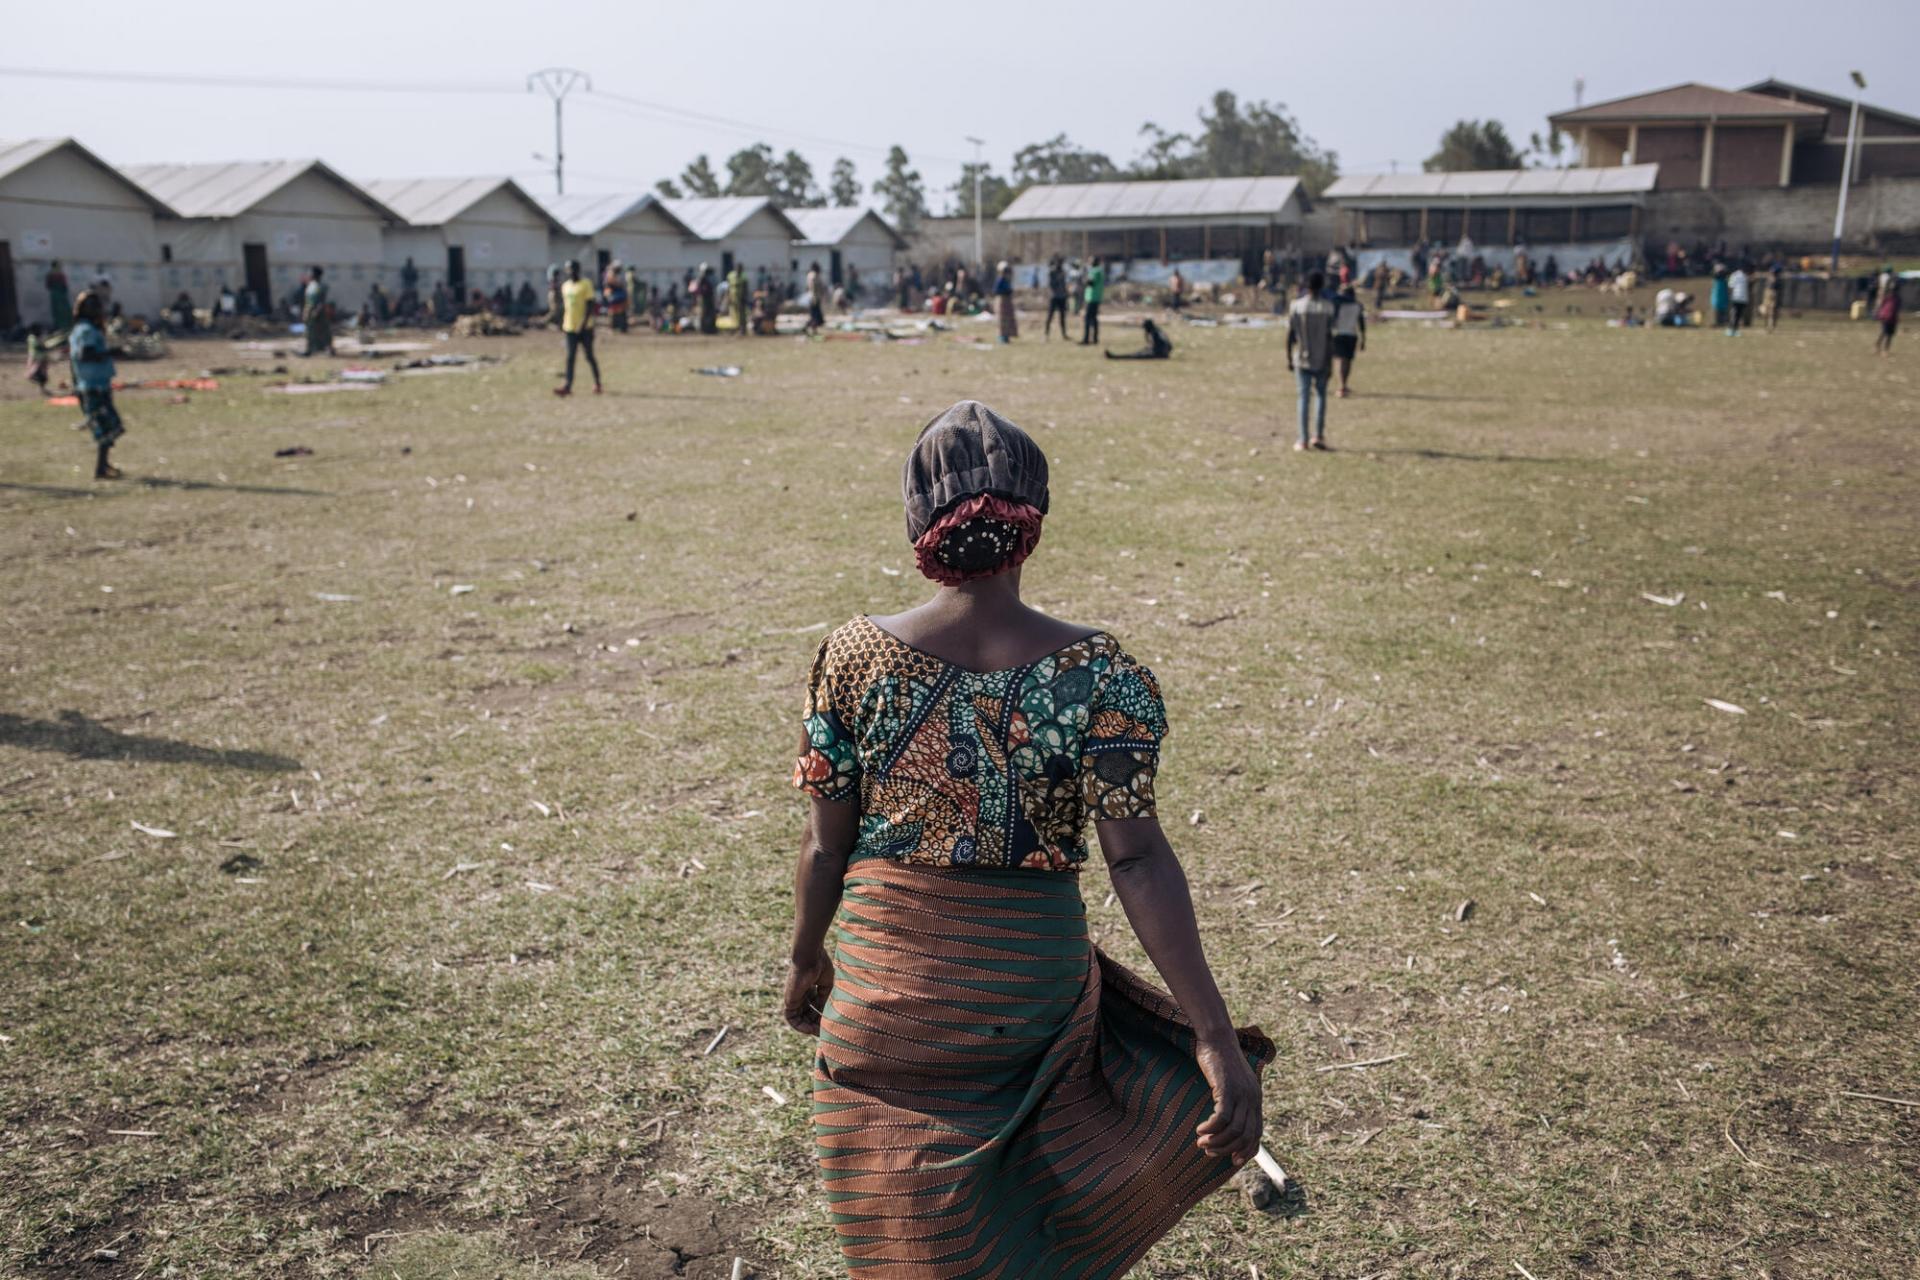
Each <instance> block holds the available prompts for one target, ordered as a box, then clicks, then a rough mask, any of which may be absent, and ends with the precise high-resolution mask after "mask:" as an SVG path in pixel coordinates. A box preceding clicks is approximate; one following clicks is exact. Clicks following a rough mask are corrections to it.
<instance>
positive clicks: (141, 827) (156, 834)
mask: <svg viewBox="0 0 1920 1280" xmlns="http://www.w3.org/2000/svg"><path fill="white" fill-rule="evenodd" d="M133 829H134V830H135V831H138V832H139V833H140V834H141V835H143V836H152V837H153V838H154V839H155V840H172V839H174V838H175V836H174V833H173V832H171V831H168V830H166V829H165V828H163V827H150V826H148V825H147V824H146V823H144V822H136V823H134V824H133Z"/></svg>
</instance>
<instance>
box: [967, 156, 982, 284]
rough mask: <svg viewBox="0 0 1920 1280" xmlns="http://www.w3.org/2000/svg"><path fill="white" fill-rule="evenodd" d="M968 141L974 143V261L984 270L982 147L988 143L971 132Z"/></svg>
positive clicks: (978, 268)
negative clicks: (981, 201)
mask: <svg viewBox="0 0 1920 1280" xmlns="http://www.w3.org/2000/svg"><path fill="white" fill-rule="evenodd" d="M967 141H968V142H971V143H972V144H973V263H974V267H975V269H977V270H981V271H984V270H985V269H986V266H987V248H986V244H987V240H986V234H985V232H984V231H983V229H982V227H981V221H980V148H981V147H983V146H985V145H986V143H984V142H982V141H981V140H980V139H978V138H976V137H974V136H972V135H971V134H969V135H968V136H967Z"/></svg>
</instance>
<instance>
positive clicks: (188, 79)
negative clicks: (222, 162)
mask: <svg viewBox="0 0 1920 1280" xmlns="http://www.w3.org/2000/svg"><path fill="white" fill-rule="evenodd" d="M0 76H23V77H29V78H33V79H40V80H90V81H99V82H107V83H122V84H125V83H133V84H171V85H179V86H181V87H183V88H201V89H313V90H319V91H322V92H346V93H514V94H518V93H524V92H525V90H524V89H515V88H512V87H510V86H508V85H504V84H491V83H480V82H464V83H463V82H458V81H450V80H449V81H440V82H427V81H407V80H338V79H335V80H303V79H299V78H297V77H296V78H288V77H285V76H231V75H174V74H172V73H169V72H165V71H80V70H68V69H62V68H53V67H0Z"/></svg>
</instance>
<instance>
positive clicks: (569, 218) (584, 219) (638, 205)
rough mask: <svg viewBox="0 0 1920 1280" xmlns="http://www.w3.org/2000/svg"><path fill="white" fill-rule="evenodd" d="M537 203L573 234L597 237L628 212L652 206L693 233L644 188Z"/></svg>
mask: <svg viewBox="0 0 1920 1280" xmlns="http://www.w3.org/2000/svg"><path fill="white" fill-rule="evenodd" d="M540 204H541V206H542V207H543V208H545V209H546V211H547V212H548V213H550V214H552V215H553V216H554V217H555V218H556V219H557V220H558V221H559V223H560V225H561V226H563V227H565V228H566V229H567V231H568V232H570V233H571V234H573V235H576V236H597V235H599V234H600V233H601V232H602V231H605V230H606V229H607V228H608V227H610V226H612V225H613V224H614V223H616V222H618V221H620V219H622V218H624V217H626V216H627V215H628V214H631V213H636V212H638V211H640V210H642V209H646V208H649V207H651V208H653V209H656V210H658V211H659V213H660V216H661V217H663V218H665V219H666V220H667V221H668V222H670V223H672V224H673V225H674V227H675V229H676V230H678V231H679V233H680V234H681V235H683V236H691V235H693V234H694V231H693V228H692V227H689V226H688V225H687V224H686V223H685V222H683V221H681V220H680V218H679V217H678V216H676V215H675V214H674V212H673V210H671V209H669V208H667V204H668V202H667V201H665V200H663V199H661V198H660V197H659V196H656V195H654V194H653V193H651V192H647V191H618V192H613V193H611V194H608V193H605V192H598V193H596V192H588V193H586V194H584V195H571V196H541V197H540Z"/></svg>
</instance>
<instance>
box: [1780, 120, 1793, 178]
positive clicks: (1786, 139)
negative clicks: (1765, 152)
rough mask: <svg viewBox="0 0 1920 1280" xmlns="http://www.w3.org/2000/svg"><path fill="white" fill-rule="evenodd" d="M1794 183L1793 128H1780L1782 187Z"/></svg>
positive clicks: (1782, 126) (1788, 125)
mask: <svg viewBox="0 0 1920 1280" xmlns="http://www.w3.org/2000/svg"><path fill="white" fill-rule="evenodd" d="M1792 181H1793V126H1792V125H1790V124H1783V125H1781V126H1780V185H1781V186H1783V187H1784V186H1786V185H1788V184H1789V183H1791V182H1792Z"/></svg>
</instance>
